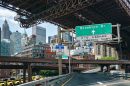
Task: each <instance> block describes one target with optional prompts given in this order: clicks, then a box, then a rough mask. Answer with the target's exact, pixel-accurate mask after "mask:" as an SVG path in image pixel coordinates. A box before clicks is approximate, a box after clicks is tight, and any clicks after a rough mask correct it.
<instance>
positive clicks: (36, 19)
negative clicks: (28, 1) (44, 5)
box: [17, 0, 102, 28]
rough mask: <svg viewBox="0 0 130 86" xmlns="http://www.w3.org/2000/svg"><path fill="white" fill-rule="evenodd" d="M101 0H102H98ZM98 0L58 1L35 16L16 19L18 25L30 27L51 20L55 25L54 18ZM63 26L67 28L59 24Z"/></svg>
mask: <svg viewBox="0 0 130 86" xmlns="http://www.w3.org/2000/svg"><path fill="white" fill-rule="evenodd" d="M100 1H102V0H100ZM100 1H95V0H68V1H65V2H64V3H59V4H58V5H56V6H54V7H52V8H49V9H47V10H45V11H43V12H41V13H39V14H37V15H35V16H31V17H29V18H28V19H22V18H18V20H17V21H19V22H20V26H21V27H26V28H29V27H32V26H34V25H38V24H40V23H42V22H44V21H48V22H51V23H53V24H55V25H59V24H57V23H55V22H53V20H54V19H56V18H59V17H62V16H65V15H67V14H70V13H73V12H76V11H78V10H80V9H83V8H85V7H87V6H90V5H93V4H96V3H98V2H100ZM59 26H61V27H63V28H67V27H65V26H63V25H59Z"/></svg>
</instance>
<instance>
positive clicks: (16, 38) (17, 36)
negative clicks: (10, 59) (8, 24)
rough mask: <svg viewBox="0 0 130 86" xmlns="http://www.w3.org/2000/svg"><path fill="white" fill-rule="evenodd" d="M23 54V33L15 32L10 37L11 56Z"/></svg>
mask: <svg viewBox="0 0 130 86" xmlns="http://www.w3.org/2000/svg"><path fill="white" fill-rule="evenodd" d="M18 53H21V33H19V32H18V31H16V32H13V33H12V34H11V36H10V54H11V55H15V54H18Z"/></svg>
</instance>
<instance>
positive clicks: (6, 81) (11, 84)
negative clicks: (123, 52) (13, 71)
mask: <svg viewBox="0 0 130 86" xmlns="http://www.w3.org/2000/svg"><path fill="white" fill-rule="evenodd" d="M3 82H4V84H5V85H4V86H6V84H7V86H13V82H12V81H11V80H3Z"/></svg>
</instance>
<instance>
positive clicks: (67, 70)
mask: <svg viewBox="0 0 130 86" xmlns="http://www.w3.org/2000/svg"><path fill="white" fill-rule="evenodd" d="M68 67H69V65H68V64H66V69H65V70H66V74H67V73H69V69H68Z"/></svg>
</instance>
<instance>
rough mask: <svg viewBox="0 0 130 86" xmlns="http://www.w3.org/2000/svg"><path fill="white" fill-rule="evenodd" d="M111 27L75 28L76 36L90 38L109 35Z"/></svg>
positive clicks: (107, 25) (106, 25)
mask: <svg viewBox="0 0 130 86" xmlns="http://www.w3.org/2000/svg"><path fill="white" fill-rule="evenodd" d="M111 33H112V27H111V23H106V24H96V25H86V26H76V36H77V37H79V36H91V35H102V34H111Z"/></svg>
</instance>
